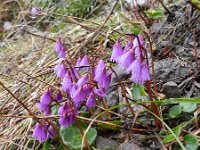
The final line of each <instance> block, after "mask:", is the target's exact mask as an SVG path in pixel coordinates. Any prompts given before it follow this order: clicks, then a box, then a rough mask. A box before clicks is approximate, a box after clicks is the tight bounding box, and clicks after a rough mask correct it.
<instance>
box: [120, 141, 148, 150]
mask: <svg viewBox="0 0 200 150" xmlns="http://www.w3.org/2000/svg"><path fill="white" fill-rule="evenodd" d="M117 150H147V148H145V149H144V148H141V147H139V146H138V145H137V144H135V143H133V142H130V143H123V144H121V145H120V146H119V147H118V148H117Z"/></svg>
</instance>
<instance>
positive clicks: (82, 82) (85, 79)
mask: <svg viewBox="0 0 200 150" xmlns="http://www.w3.org/2000/svg"><path fill="white" fill-rule="evenodd" d="M88 79H89V76H88V74H85V75H83V76H82V77H81V78H80V79H79V80H78V82H77V84H76V85H77V86H78V87H81V86H83V85H84V84H85V83H86V82H87V81H88Z"/></svg>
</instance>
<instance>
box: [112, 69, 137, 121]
mask: <svg viewBox="0 0 200 150" xmlns="http://www.w3.org/2000/svg"><path fill="white" fill-rule="evenodd" d="M110 69H111V70H112V72H113V73H114V74H115V76H116V78H117V81H118V82H119V85H120V87H121V89H122V93H123V96H124V97H125V100H126V103H127V106H128V108H129V110H130V112H131V114H132V116H133V117H134V116H135V113H134V111H133V109H132V108H131V104H130V103H129V100H128V97H127V96H126V92H125V89H124V86H123V85H122V83H121V80H120V79H119V77H118V75H117V73H116V72H115V70H114V69H113V68H112V67H111V66H110Z"/></svg>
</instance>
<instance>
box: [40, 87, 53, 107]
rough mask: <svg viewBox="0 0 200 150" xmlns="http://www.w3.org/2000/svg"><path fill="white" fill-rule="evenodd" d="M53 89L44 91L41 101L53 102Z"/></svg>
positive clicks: (45, 102)
mask: <svg viewBox="0 0 200 150" xmlns="http://www.w3.org/2000/svg"><path fill="white" fill-rule="evenodd" d="M51 94H52V92H51V90H49V89H48V90H47V91H46V92H44V93H43V95H42V96H41V98H40V103H41V104H44V105H49V104H50V103H51Z"/></svg>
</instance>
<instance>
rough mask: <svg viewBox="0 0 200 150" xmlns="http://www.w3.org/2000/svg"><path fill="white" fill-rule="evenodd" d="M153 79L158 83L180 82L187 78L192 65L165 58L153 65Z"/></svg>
mask: <svg viewBox="0 0 200 150" xmlns="http://www.w3.org/2000/svg"><path fill="white" fill-rule="evenodd" d="M154 66H155V67H154V68H155V79H156V80H158V81H165V82H167V81H174V82H176V83H178V82H181V81H182V79H183V78H185V77H186V76H189V75H190V73H191V71H192V68H193V67H194V64H192V63H190V62H185V61H180V60H177V59H176V58H167V59H163V60H159V61H156V62H155V63H154Z"/></svg>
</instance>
